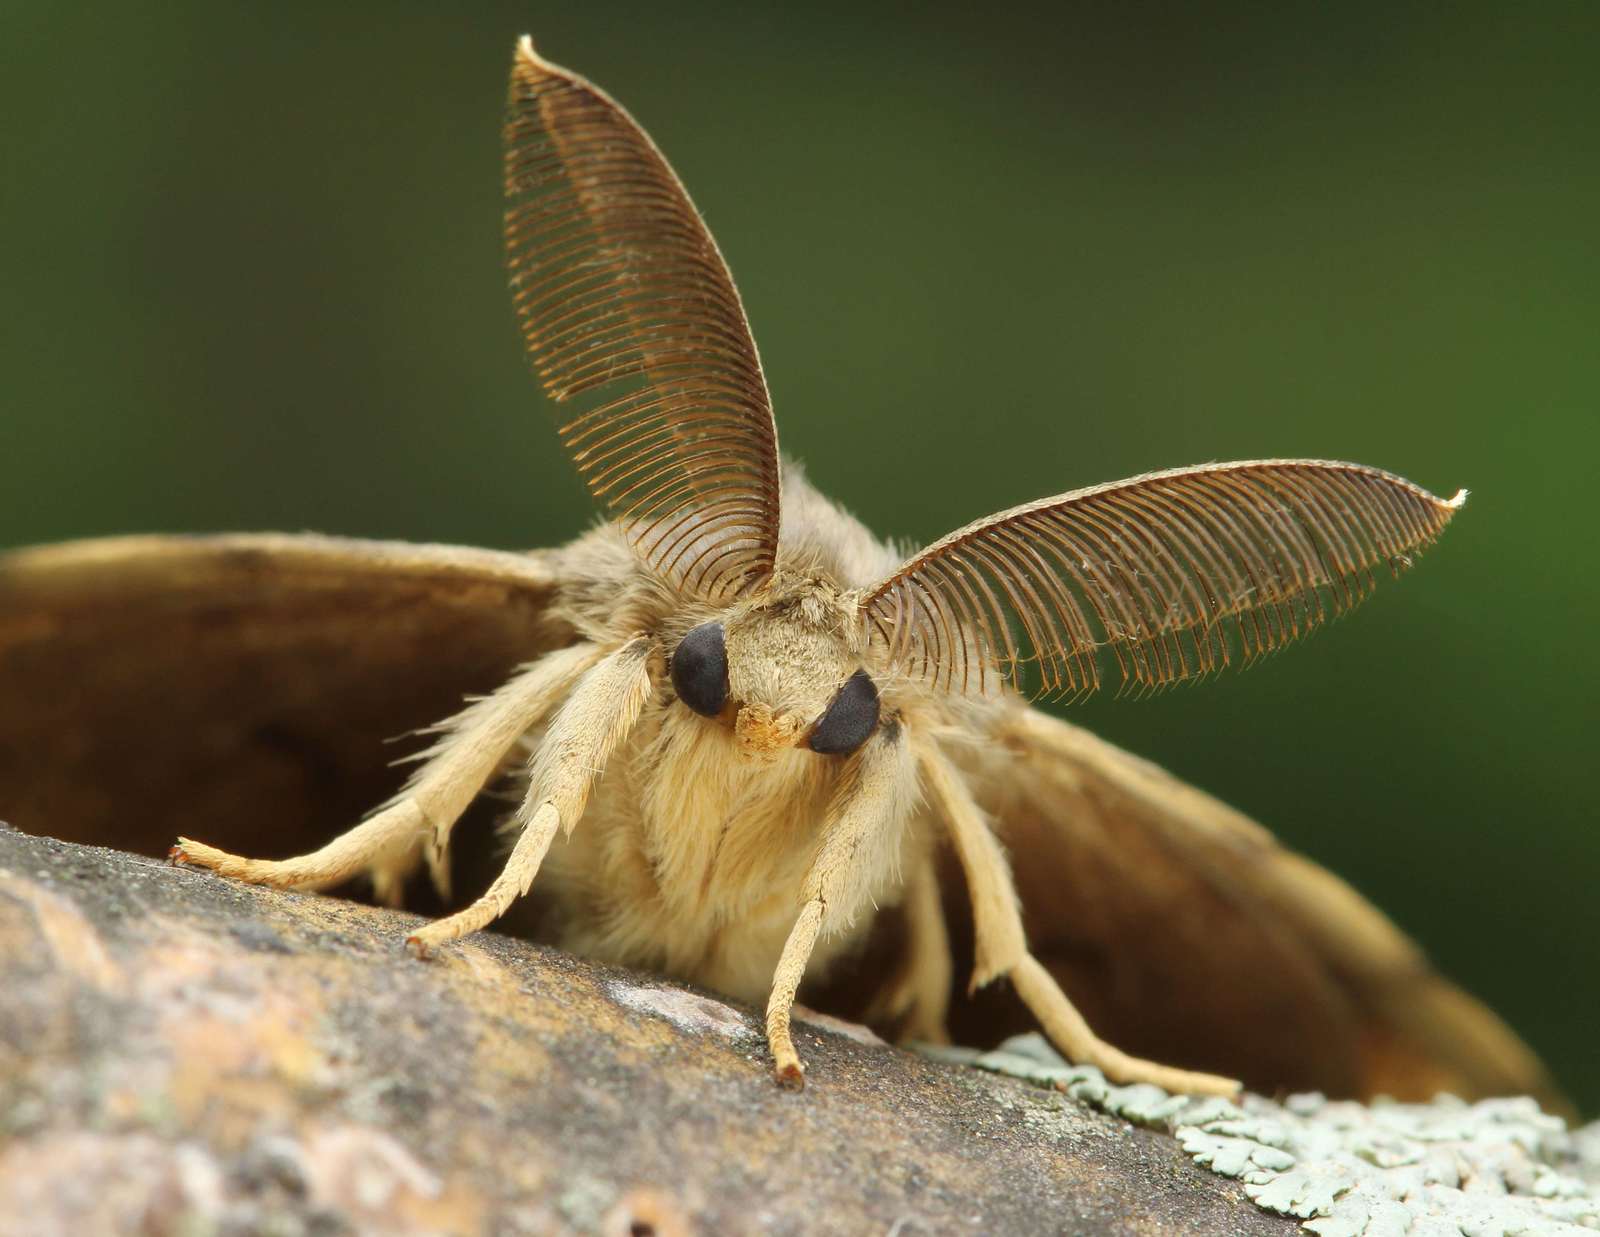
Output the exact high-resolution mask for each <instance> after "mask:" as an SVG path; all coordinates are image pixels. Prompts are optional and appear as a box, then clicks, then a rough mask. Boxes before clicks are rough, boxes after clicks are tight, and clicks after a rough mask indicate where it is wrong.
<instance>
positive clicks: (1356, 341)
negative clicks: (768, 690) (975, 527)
mask: <svg viewBox="0 0 1600 1237" xmlns="http://www.w3.org/2000/svg"><path fill="white" fill-rule="evenodd" d="M1249 8H1250V12H1249V13H1248V15H1245V13H1244V10H1243V6H1241V9H1240V11H1239V12H1232V11H1230V10H1227V9H1223V8H1218V7H1215V6H1196V9H1195V11H1194V12H1192V13H1190V14H1189V15H1187V16H1184V15H1182V14H1180V13H1177V12H1176V11H1175V9H1174V7H1173V6H1160V8H1159V17H1158V16H1155V15H1154V13H1153V12H1140V11H1139V10H1138V9H1136V8H1134V7H1131V6H1130V7H1123V8H1118V9H1116V10H1114V11H1111V10H1108V11H1100V12H1097V11H1081V10H1078V9H1076V8H1072V7H1067V6H1058V7H1054V8H1052V9H1050V10H1049V12H1048V15H1046V14H1041V13H1029V12H1024V11H1021V10H1006V9H999V10H994V9H986V10H985V12H984V13H983V15H981V16H980V15H979V13H978V6H971V5H950V6H948V7H941V6H937V5H935V6H931V7H929V6H920V7H919V8H917V9H916V10H915V11H914V12H913V11H912V10H909V9H907V10H905V11H904V12H899V13H891V12H887V11H885V12H882V13H879V14H870V13H863V12H860V11H858V10H857V7H856V6H839V7H837V8H835V9H832V10H828V9H825V8H822V7H818V6H807V7H805V8H804V9H803V10H802V9H801V7H800V6H782V7H780V6H749V5H742V4H728V5H726V6H721V7H717V6H711V5H704V4H693V3H688V2H685V3H675V4H661V3H651V4H641V5H637V6H632V7H630V6H627V5H621V4H604V5H601V4H591V5H581V6H580V5H572V4H562V5H538V4H534V3H496V4H486V3H476V4H471V5H451V6H445V5H423V4H397V3H385V4H376V3H365V4H356V3H351V4H342V5H336V6H313V5H297V4H279V5H272V6H267V5H260V6H235V5H226V6H224V5H216V4H211V3H202V2H201V0H188V2H184V0H170V2H169V3H166V4H163V5H160V6H151V7H149V8H145V7H143V6H139V7H137V8H135V7H130V6H124V7H123V8H122V9H114V8H106V7H104V6H92V7H91V6H84V5H32V6H9V7H8V12H7V16H6V21H5V27H6V29H5V34H4V37H3V38H0V115H3V116H4V118H5V119H4V122H3V124H0V167H3V172H0V211H3V219H4V235H5V248H4V257H3V259H0V374H3V380H0V465H3V481H0V544H22V543H27V542H35V541H47V540H55V539H60V538H67V537H75V536H82V535H88V534H101V533H110V532H119V531H132V530H215V529H266V528H273V529H301V528H311V529H319V530H324V531H329V532H341V533H349V534H364V535H373V536H383V537H404V538H412V539H419V540H446V541H448V540H455V541H463V542H472V543H478V544H485V545H492V546H504V547H517V546H524V545H543V544H550V543H554V542H558V541H560V540H562V539H564V538H567V537H570V536H572V535H573V534H574V533H575V532H577V531H578V530H579V529H580V528H581V527H582V526H583V525H584V523H585V522H586V521H587V520H588V519H589V518H591V517H590V508H589V505H588V503H587V501H586V499H585V497H584V494H583V492H582V490H581V488H580V486H579V484H578V482H577V480H576V478H575V476H574V474H573V472H572V470H571V468H570V466H569V464H568V463H567V461H566V460H565V459H564V458H563V457H562V456H561V455H560V454H559V453H558V451H557V449H556V443H555V438H554V435H553V434H552V433H551V426H550V418H549V416H548V415H547V412H546V409H545V408H543V407H542V406H541V400H540V398H539V396H538V394H537V393H536V390H535V386H534V384H533V382H532V381H531V379H530V378H529V377H528V376H527V374H526V373H525V370H524V367H523V363H522V360H521V357H520V353H519V347H518V342H517V335H516V331H515V328H514V326H513V324H512V318H511V314H510V311H509V305H508V298H507V296H506V293H505V290H504V279H503V274H502V271H501V253H500V241H499V235H498V216H499V211H500V206H499V169H498V159H499V153H498V129H499V113H500V106H501V100H502V95H503V90H504V79H505V72H506V68H507V65H508V60H509V54H510V49H511V45H512V40H513V37H514V36H515V35H517V34H519V33H521V32H523V31H525V30H532V31H533V32H534V33H535V35H536V37H537V38H538V41H539V44H540V46H541V48H542V49H543V50H544V51H545V52H546V53H547V54H548V55H550V56H551V57H552V58H553V59H556V60H557V61H559V62H562V63H565V64H568V65H571V66H573V67H575V68H577V69H579V70H580V71H581V72H583V73H585V74H586V75H588V76H590V77H592V78H594V79H595V80H597V81H599V82H600V83H602V84H603V85H605V86H606V87H607V88H608V89H610V90H611V91H612V92H613V93H615V94H616V95H618V96H619V97H620V98H621V99H622V100H623V101H624V103H625V104H626V105H627V106H629V107H630V109H631V110H633V111H634V113H635V114H636V115H637V116H638V117H640V118H641V119H642V121H643V122H644V124H645V125H646V126H647V128H649V130H650V131H651V132H652V134H653V135H654V136H655V137H656V139H657V140H658V141H659V143H660V144H661V145H662V147H663V148H664V149H665V150H666V151H667V152H668V153H669V155H670V157H671V158H672V159H673V160H674V162H675V163H676V165H677V167H678V169H679V171H680V173H681V174H682V175H683V177H684V179H685V181H686V183H687V184H688V185H689V187H690V189H691V191H692V192H693V193H694V195H695V197H696V199H697V201H698V202H699V204H700V206H701V208H702V210H703V211H704V213H705V214H706V215H707V217H708V218H709V220H710V222H711V225H712V227H713V228H714V230H715V232H716V234H717V236H718V238H719V239H720V241H721V244H722V247H723V249H724V251H725V253H726V254H727V255H728V258H729V260H730V263H731V264H732V266H733V269H734V272H735V275H736V277H737V278H738V280H739V283H740V287H741V289H742V291H743V293H744V296H745V300H746V304H747V307H748V309H749V312H750V316H751V319H752V321H753V322H754V324H755V328H756V333H757V337H758V339H759V341H760V345H761V348H762V352H763V356H764V359H765V361H766V365H767V370H768V376H769V379H770V382H771V385H772V388H773V391H774V394H775V398H776V401H777V406H778V412H779V425H780V429H781V432H782V434H783V438H784V443H785V445H786V447H787V449H788V450H789V451H790V452H793V453H795V454H798V455H799V456H801V457H802V458H804V459H805V460H806V461H807V463H808V465H809V467H810V471H811V474H812V476H813V477H814V479H815V480H816V481H817V482H819V483H820V484H821V485H822V487H823V488H824V489H825V490H827V491H829V492H831V493H832V494H834V495H835V496H837V497H839V498H840V499H842V500H843V501H844V502H845V503H846V504H847V505H848V506H850V507H851V508H852V509H853V510H854V511H856V512H857V513H858V514H859V515H861V516H862V517H863V518H864V519H865V520H866V521H867V522H868V523H869V524H870V525H872V526H873V527H875V528H876V529H877V530H879V531H880V532H882V533H884V534H890V535H894V536H897V537H902V538H907V539H912V540H917V541H926V540H930V539H932V538H934V537H937V536H939V535H940V534H942V533H943V532H945V531H946V530H948V529H949V528H951V527H953V526H955V525H957V524H959V523H962V522H965V521H966V520H968V519H970V518H972V517H974V516H977V515H981V514H984V513H986V512H988V511H990V510H993V509H995V508H998V507H1001V506H1005V505H1009V504H1011V503H1013V502H1017V501H1021V500H1024V499H1028V498H1033V497H1037V496H1040V495H1043V494H1048V493H1054V492H1057V491H1060V490H1063V489H1067V488H1070V487H1073V486H1077V485H1081V484H1088V483H1092V482H1096V481H1102V480H1109V479H1112V478H1115V477H1120V476H1124V475H1127V474H1131V473H1135V472H1140V471H1143V470H1146V469H1150V468H1156V467H1163V466H1167V465H1174V464H1185V463H1197V462H1201V461H1205V460H1216V459H1228V458H1241V457H1253V456H1262V455H1310V456H1326V457H1335V458H1346V459H1354V460H1360V461H1364V462H1368V463H1374V464H1378V465H1382V466H1384V467H1387V468H1391V469H1394V470H1396V471H1399V472H1402V473H1404V474H1406V475H1408V476H1411V477H1412V478H1414V479H1416V480H1418V481H1420V482H1421V483H1423V484H1425V485H1428V486H1430V487H1431V488H1434V489H1436V490H1438V491H1439V492H1441V493H1449V492H1451V491H1453V490H1454V489H1455V488H1456V487H1457V486H1461V485H1466V486H1470V487H1471V488H1472V490H1473V492H1474V496H1473V499H1472V502H1471V503H1470V505H1469V506H1468V507H1467V509H1466V511H1465V513H1464V515H1463V516H1462V517H1461V518H1460V519H1459V520H1458V521H1457V523H1456V525H1455V526H1454V527H1452V529H1451V530H1450V532H1449V534H1448V535H1447V536H1446V538H1445V539H1444V541H1443V543H1442V544H1441V545H1440V546H1439V547H1438V548H1437V549H1436V550H1435V551H1433V552H1432V553H1431V554H1430V555H1428V557H1427V559H1426V560H1425V561H1424V563H1423V564H1422V565H1421V567H1420V569H1419V570H1418V571H1416V572H1415V573H1413V574H1411V575H1410V576H1408V577H1407V578H1406V579H1405V580H1404V581H1403V582H1401V583H1400V584H1399V585H1395V586H1390V587H1385V588H1382V589H1380V593H1379V596H1378V597H1377V598H1376V599H1375V600H1374V601H1372V602H1371V603H1369V604H1368V606H1367V607H1366V608H1365V609H1364V610H1362V611H1361V612H1360V613H1358V614H1357V615H1356V616H1355V617H1353V618H1351V619H1349V620H1346V621H1343V622H1341V623H1339V624H1337V625H1336V626H1335V627H1334V628H1333V629H1332V630H1330V631H1328V632H1325V633H1323V634H1321V635H1319V636H1318V637H1317V638H1316V639H1315V640H1313V641H1312V642H1311V643H1310V644H1309V645H1308V646H1307V647H1303V648H1300V649H1296V650H1294V651H1292V652H1290V653H1288V654H1286V655H1284V656H1281V657H1278V658H1275V659H1273V660H1272V661H1271V662H1270V663H1269V664H1267V665H1265V666H1263V667H1260V668H1257V669H1255V670H1253V671H1252V672H1250V673H1249V674H1246V675H1242V676H1238V677H1233V678H1225V679H1223V680H1219V681H1216V682H1214V683H1212V684H1210V685H1208V686H1206V687H1205V688H1203V689H1201V690H1198V691H1180V692H1176V693H1173V694H1169V695H1167V696H1165V697H1162V698H1159V699H1157V700H1153V701H1147V702H1140V703H1131V702H1118V701H1115V700H1097V701H1092V702H1090V703H1087V704H1084V705H1080V706H1077V707H1076V708H1075V709H1074V710H1073V713H1072V716H1073V718H1074V720H1076V721H1078V722H1080V723H1083V724H1086V725H1088V726H1090V727H1093V728H1095V729H1097V730H1098V731H1100V732H1101V733H1103V734H1105V735H1107V736H1108V737H1110V738H1112V739H1114V740H1115V741H1117V742H1120V743H1122V744H1124V745H1126V746H1127V747H1130V748H1132V749H1133V750H1135V751H1138V752H1141V753H1143V754H1146V755H1148V756H1151V757H1153V758H1155V759H1156V760H1158V761H1160V762H1162V763H1164V764H1165V765H1167V766H1168V767H1170V768H1171V769H1173V770H1175V771H1176V772H1178V773H1179V774H1181V775H1183V776H1184V777H1186V778H1188V779H1190V780H1192V781H1194V782H1196V783H1198V784H1199V785H1201V786H1203V787H1205V788H1207V789H1209V790H1211V791H1213V792H1215V793H1217V794H1219V795H1221V796H1222V797H1224V798H1226V799H1228V800H1230V801H1232V802H1234V803H1236V804H1238V805H1239V806H1241V807H1243V808H1244V809H1246V810H1248V811H1250V812H1251V813H1253V814H1254V815H1256V816H1257V817H1258V818H1260V819H1261V820H1263V821H1264V822H1266V823H1268V824H1270V825H1271V826H1272V827H1273V828H1275V829H1276V830H1277V831H1278V832H1279V833H1280V834H1281V835H1282V836H1283V837H1284V838H1286V839H1287V840H1289V841H1290V842H1292V843H1293V844H1294V845H1296V846H1297V847H1300V848H1302V849H1303V850H1305V851H1307V852H1309V853H1310V854H1311V855H1313V856H1315V857H1316V858H1318V859H1319V860H1321V861H1323V862H1324V863H1326V864H1327V865H1329V866H1330V867H1332V868H1333V869H1335V870H1336V871H1338V872H1340V873H1341V874H1343V875H1344V876H1346V877H1348V878H1349V879H1350V880H1351V881H1353V882H1354V884H1355V885H1356V886H1357V887H1359V888H1360V889H1362V890H1363V891H1365V892H1366V893H1368V894H1369V895H1371V896H1372V897H1373V898H1374V899H1375V900H1376V901H1377V902H1378V903H1379V904H1381V905H1382V906H1384V907H1385V908H1387V909H1388V910H1389V911H1391V912H1392V913H1393V914H1394V916H1395V917H1396V918H1397V919H1398V920H1399V921H1400V922H1401V924H1402V925H1403V926H1405V927H1406V928H1407V929H1409V930H1410V931H1411V932H1413V933H1414V934H1415V935H1416V936H1417V937H1418V938H1420V940H1421V941H1422V942H1423V943H1424V945H1425V946H1426V947H1427V949H1428V950H1429V951H1430V952H1431V953H1432V955H1433V956H1434V958H1435V959H1436V960H1437V961H1438V963H1439V964H1440V965H1441V966H1442V967H1443V969H1445V970H1446V971H1447V972H1449V973H1450V974H1452V975H1454V976H1456V977H1458V978H1459V979H1460V980H1462V981H1463V982H1464V983H1466V984H1467V985H1468V986H1469V987H1471V988H1472V989H1473V990H1475V991H1476V992H1478V993H1479V994H1481V995H1482V996H1484V997H1485V998H1486V999H1488V1000H1489V1001H1490V1002H1491V1003H1493V1004H1494V1005H1495V1006H1497V1007H1498V1008H1499V1009H1501V1010H1502V1011H1503V1012H1504V1013H1505V1014H1506V1015H1507V1016H1508V1017H1509V1018H1510V1019H1511V1021H1512V1022H1513V1023H1514V1024H1515V1025H1516V1026H1517V1027H1518V1028H1519V1029H1520V1030H1522V1031H1523V1033H1524V1034H1525V1035H1526V1036H1527V1037H1528V1038H1529V1039H1530V1040H1531V1041H1532V1042H1533V1043H1534V1045H1535V1046H1536V1047H1537V1048H1538V1049H1539V1050H1540V1051H1541V1052H1543V1053H1544V1054H1545V1055H1546V1056H1547V1057H1548V1059H1549V1060H1550V1061H1551V1063H1552V1064H1553V1065H1554V1067H1555V1069H1556V1071H1557V1073H1558V1074H1559V1076H1560V1077H1561V1078H1562V1080H1563V1081H1564V1082H1565V1084H1566V1085H1567V1086H1568V1088H1569V1089H1570V1090H1571V1091H1572V1092H1573V1093H1574V1094H1575V1095H1576V1097H1577V1098H1578V1099H1579V1101H1580V1103H1581V1104H1582V1106H1583V1107H1584V1108H1585V1109H1586V1110H1587V1111H1589V1112H1590V1113H1593V1112H1594V1111H1596V1110H1597V1109H1600V1046H1597V1045H1600V905H1597V897H1600V829H1597V827H1596V815H1597V813H1596V808H1595V801H1596V794H1595V783H1596V776H1595V771H1596V764H1597V762H1596V758H1595V754H1594V750H1593V749H1594V745H1595V740H1596V734H1595V726H1594V722H1595V717H1596V711H1595V705H1594V700H1593V697H1594V690H1595V685H1596V682H1597V678H1600V651H1597V649H1600V644H1597V641H1596V639H1595V628H1596V623H1597V620H1600V613H1597V611H1600V606H1597V604H1596V602H1597V589H1600V585H1597V579H1596V572H1597V568H1600V555H1597V552H1596V545H1595V541H1596V538H1595V530H1594V518H1593V515H1592V512H1593V511H1594V498H1593V493H1594V489H1595V484H1594V473H1595V461H1596V459H1597V454H1600V453H1597V448H1600V429H1597V419H1596V413H1597V410H1600V366H1597V359H1600V338H1597V327H1600V227H1597V220H1600V142H1597V138H1596V134H1597V132H1600V129H1597V126H1596V111H1595V106H1596V105H1595V98H1596V95H1595V83H1596V81H1597V80H1600V50H1597V49H1600V40H1597V35H1600V7H1597V6H1593V5H1587V4H1572V5H1559V4H1536V5H1530V6H1503V5H1495V4H1482V5H1472V4H1464V5H1456V6H1448V7H1446V8H1440V9H1437V10H1434V9H1433V6H1399V7H1398V9H1397V8H1396V6H1390V5H1382V4H1360V3H1345V4H1341V5H1338V6H1327V7H1325V8H1321V9H1315V10H1314V9H1312V8H1310V7H1301V6H1249ZM769 9H770V11H768V10H769Z"/></svg>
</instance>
